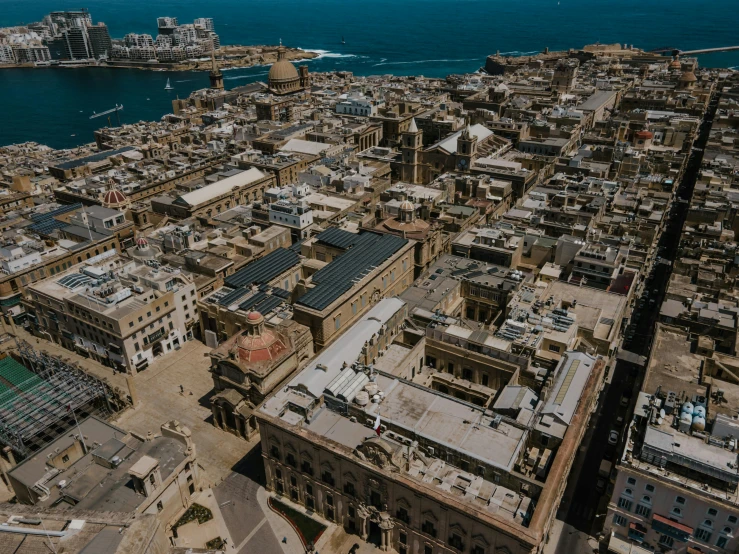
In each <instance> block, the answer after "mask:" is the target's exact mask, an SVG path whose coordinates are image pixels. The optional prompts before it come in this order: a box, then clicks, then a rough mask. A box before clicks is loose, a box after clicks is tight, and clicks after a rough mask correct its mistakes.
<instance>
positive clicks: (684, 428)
mask: <svg viewBox="0 0 739 554" xmlns="http://www.w3.org/2000/svg"><path fill="white" fill-rule="evenodd" d="M692 423H693V416H692V415H690V414H686V413H682V414H680V425H679V429H680V432H682V433H687V432H688V431H690V425H691V424H692Z"/></svg>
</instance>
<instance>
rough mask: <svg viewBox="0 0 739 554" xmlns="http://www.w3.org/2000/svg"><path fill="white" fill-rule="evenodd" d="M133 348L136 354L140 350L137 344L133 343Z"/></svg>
mask: <svg viewBox="0 0 739 554" xmlns="http://www.w3.org/2000/svg"><path fill="white" fill-rule="evenodd" d="M133 347H134V348H135V349H136V352H138V351H139V350H140V349H141V348H140V347H139V343H138V342H137V343H134V345H133Z"/></svg>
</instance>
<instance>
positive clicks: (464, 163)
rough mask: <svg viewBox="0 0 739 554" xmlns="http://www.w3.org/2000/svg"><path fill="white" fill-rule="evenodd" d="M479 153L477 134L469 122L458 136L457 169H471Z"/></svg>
mask: <svg viewBox="0 0 739 554" xmlns="http://www.w3.org/2000/svg"><path fill="white" fill-rule="evenodd" d="M476 154H477V136H475V135H473V134H472V131H471V130H470V126H469V124H468V125H467V127H465V129H464V131H462V134H461V135H459V138H457V169H458V170H460V171H469V169H470V166H471V165H472V160H473V159H474V158H475V155H476Z"/></svg>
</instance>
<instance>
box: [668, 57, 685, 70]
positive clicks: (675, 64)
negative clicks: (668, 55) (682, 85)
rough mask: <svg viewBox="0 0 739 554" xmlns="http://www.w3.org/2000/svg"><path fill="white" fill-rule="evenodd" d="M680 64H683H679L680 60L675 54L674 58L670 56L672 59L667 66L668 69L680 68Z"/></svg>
mask: <svg viewBox="0 0 739 554" xmlns="http://www.w3.org/2000/svg"><path fill="white" fill-rule="evenodd" d="M682 66H683V64H681V63H680V60H679V59H677V56H675V57H674V58H672V61H671V62H670V65H669V66H667V67H668V69H671V70H672V69H681V68H682Z"/></svg>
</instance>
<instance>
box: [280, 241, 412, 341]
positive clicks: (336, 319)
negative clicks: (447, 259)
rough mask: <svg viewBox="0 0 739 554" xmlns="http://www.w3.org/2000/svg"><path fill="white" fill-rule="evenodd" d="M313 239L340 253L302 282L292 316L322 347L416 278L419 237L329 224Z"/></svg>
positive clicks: (296, 289)
mask: <svg viewBox="0 0 739 554" xmlns="http://www.w3.org/2000/svg"><path fill="white" fill-rule="evenodd" d="M315 239H316V241H317V242H327V243H329V246H331V245H333V247H334V252H336V251H338V252H341V253H340V254H338V255H337V256H336V257H335V258H334V259H333V260H332V261H331V262H330V263H328V264H326V265H325V266H324V267H321V268H320V269H319V270H318V271H316V272H315V273H313V274H312V275H310V276H309V277H308V278H306V279H304V280H301V281H300V283H298V286H297V287H296V288H295V292H294V297H295V298H296V300H295V302H294V304H293V318H294V319H295V321H297V322H299V323H302V324H303V325H305V326H307V327H309V328H310V330H311V333H312V334H313V340H314V342H315V347H316V350H320V349H322V348H323V347H324V346H326V345H327V344H329V343H330V342H332V341H333V340H335V339H336V337H338V336H339V335H341V334H342V333H343V332H344V331H346V330H347V329H349V328H350V327H351V326H352V325H353V324H354V322H355V321H357V320H358V319H359V318H360V317H362V316H363V315H364V314H365V313H366V312H367V311H368V310H369V309H370V308H371V307H372V306H374V305H375V304H377V303H378V302H379V301H380V300H382V299H383V298H385V297H390V296H395V295H396V294H400V293H401V292H402V291H403V290H405V288H406V287H408V286H409V285H410V284H411V283H412V282H413V267H414V266H413V250H414V248H415V241H413V240H408V239H404V238H401V237H397V236H394V235H381V234H378V233H372V232H362V233H360V234H353V233H350V232H348V231H343V230H341V229H329V230H327V231H324V232H323V233H321V234H319V235H317V236H316V237H315ZM306 248H307V246H306Z"/></svg>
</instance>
